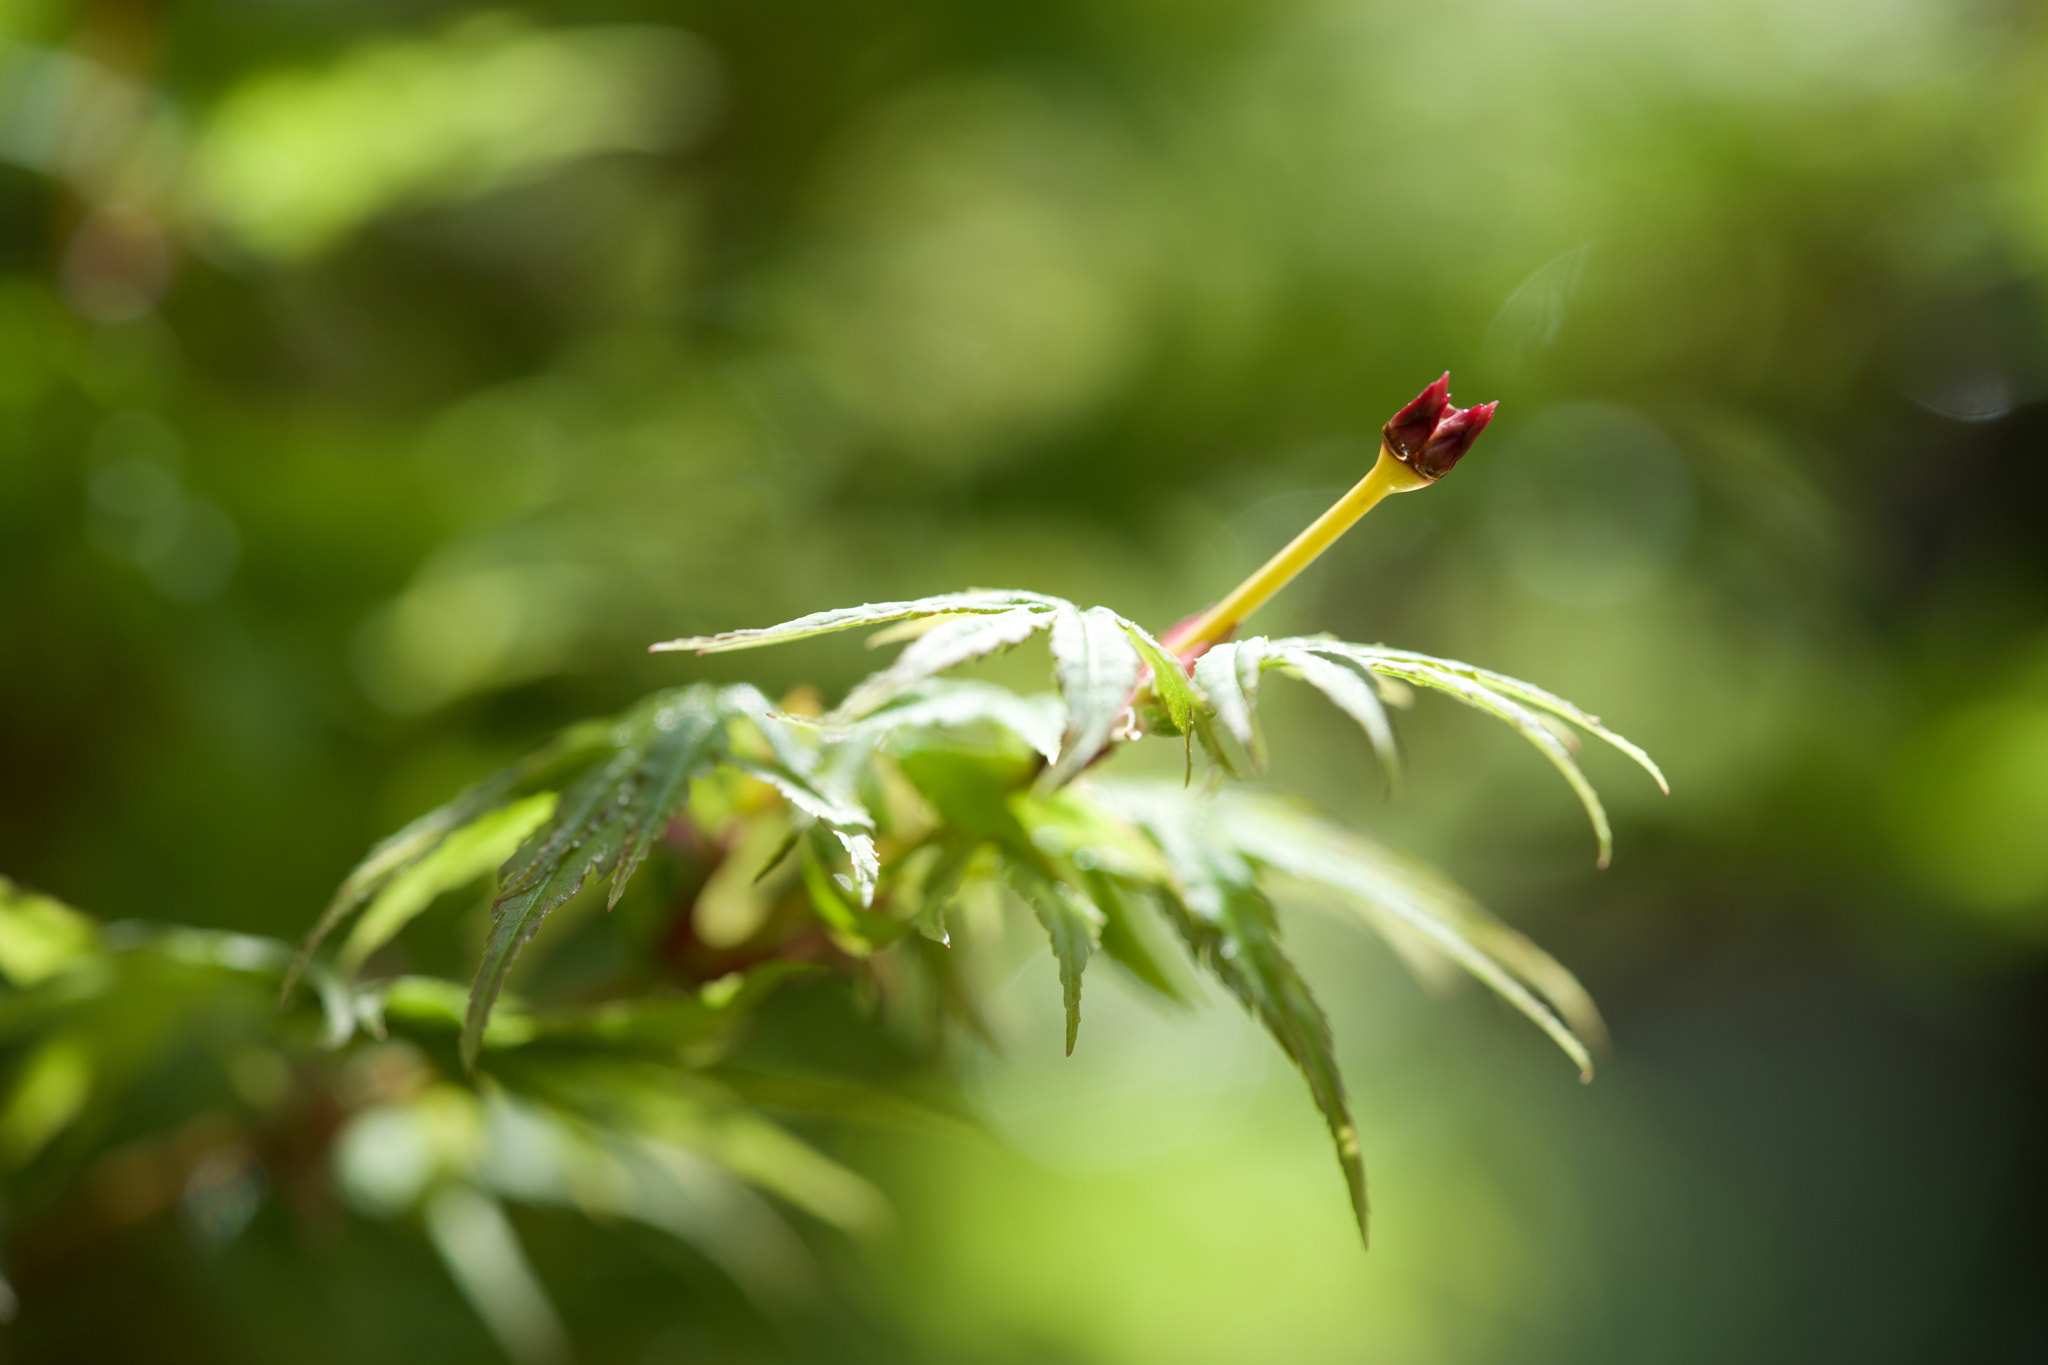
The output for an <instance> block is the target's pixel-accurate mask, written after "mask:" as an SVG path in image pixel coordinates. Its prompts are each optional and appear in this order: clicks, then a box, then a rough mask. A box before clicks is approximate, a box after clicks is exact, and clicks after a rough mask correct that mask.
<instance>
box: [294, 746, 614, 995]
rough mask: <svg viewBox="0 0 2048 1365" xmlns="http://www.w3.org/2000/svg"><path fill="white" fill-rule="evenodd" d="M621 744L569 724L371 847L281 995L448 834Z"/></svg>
mask: <svg viewBox="0 0 2048 1365" xmlns="http://www.w3.org/2000/svg"><path fill="white" fill-rule="evenodd" d="M622 743H623V741H622V740H621V738H620V737H619V734H618V727H617V726H615V725H612V724H608V723H606V722H604V721H586V722H584V723H583V724H581V725H574V726H571V727H570V728H569V729H567V730H564V731H563V732H562V733H561V734H559V735H557V736H556V737H555V738H554V739H553V740H551V741H549V742H548V743H547V744H544V745H542V746H541V747H540V748H538V749H535V750H534V751H533V752H531V753H529V754H527V755H525V756H524V757H523V758H521V759H520V760H519V761H518V762H516V763H513V764H511V765H510V766H509V767H505V768H502V769H500V770H499V771H497V772H495V773H493V774H491V775H490V776H489V777H487V778H485V779H483V780H482V781H481V782H478V783H476V784H475V785H473V786H470V787H467V788H465V789H464V790H463V791H462V792H461V793H460V794H458V795H457V796H456V797H455V799H454V800H452V801H449V802H448V803H447V804H445V805H442V806H437V807H436V808H434V809H433V810H431V811H428V812H427V813H426V814H425V815H422V816H421V817H420V818H419V819H417V820H415V821H413V822H412V823H411V824H409V825H407V826H406V827H405V828H404V829H401V830H400V831H398V833H396V834H393V835H391V836H390V837H389V838H386V839H384V840H383V841H381V842H380V843H378V844H377V846H376V847H375V848H373V849H371V850H370V852H369V855H368V856H367V857H365V858H364V859H363V860H362V862H360V863H358V864H356V866H355V869H354V870H353V871H351V872H350V873H349V874H348V877H347V879H346V880H344V881H343V882H342V884H341V887H340V889H339V890H337V891H336V892H335V893H334V899H333V900H332V901H330V902H329V903H328V906H327V909H326V910H325V911H323V912H322V913H321V916H320V918H319V920H318V921H317V922H315V924H314V925H313V927H312V929H311V930H309V931H308V932H307V934H306V938H305V941H304V942H303V943H302V944H301V945H300V947H299V953H298V956H297V957H296V958H295V959H294V960H293V962H292V964H291V967H290V969H289V970H287V971H286V973H285V977H284V986H283V990H282V992H281V994H282V995H283V996H284V997H286V998H289V997H290V995H291V993H292V989H293V987H295V986H296V985H297V984H298V980H299V977H300V976H301V975H302V974H303V973H304V972H305V970H306V964H307V963H308V962H310V961H311V960H312V957H313V953H314V952H315V950H317V949H318V948H319V946H320V944H321V943H322V941H324V940H325V939H326V938H327V936H328V935H329V934H331V933H333V932H334V930H335V929H337V928H339V927H340V926H341V924H342V923H343V922H344V921H346V920H347V919H348V917H349V916H350V915H351V914H353V913H354V912H355V911H356V910H357V909H358V908H359V907H360V906H362V905H363V903H364V902H366V901H368V900H369V899H370V898H371V897H372V896H374V895H376V894H377V893H378V892H379V891H381V890H382V889H383V888H384V886H385V884H386V883H387V882H389V881H390V880H391V879H392V878H393V877H395V876H397V875H398V874H399V873H401V872H403V871H405V870H406V869H407V868H409V867H411V866H413V865H414V864H415V863H417V862H419V861H420V860H421V859H422V858H425V857H426V856H427V855H428V854H430V853H432V852H433V851H434V850H435V849H437V848H439V847H440V846H441V841H442V840H444V839H446V838H447V837H448V836H449V835H450V834H452V833H454V832H455V831H456V830H458V829H461V828H462V827H463V826H465V825H467V824H469V823H470V822H471V821H473V820H475V819H476V818H477V817H478V816H480V815H483V814H485V813H486V812H488V811H491V810H495V809H496V808H497V807H499V806H501V805H503V804H505V803H506V802H507V801H510V800H513V799H515V798H517V797H519V796H523V795H526V794H527V793H529V792H532V791H535V790H537V789H541V788H545V787H549V786H551V785H552V783H553V781H554V780H556V779H558V778H559V777H561V776H562V775H563V774H565V773H567V772H570V771H573V770H574V769H575V768H577V767H578V766H580V765H582V764H585V763H588V762H590V761H591V760H592V759H593V758H596V757H599V756H601V755H603V754H606V753H609V752H611V751H613V750H615V749H617V748H618V747H620V745H621V744H622Z"/></svg>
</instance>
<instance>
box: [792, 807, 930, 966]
mask: <svg viewBox="0 0 2048 1365" xmlns="http://www.w3.org/2000/svg"><path fill="white" fill-rule="evenodd" d="M834 833H835V834H836V833H838V832H837V831H834ZM842 837H843V836H842ZM830 847H831V845H830V844H829V843H828V842H827V841H826V840H825V837H824V835H823V833H822V832H821V831H820V829H819V827H818V826H815V825H813V826H812V827H811V833H810V837H808V838H806V839H805V840H803V841H802V843H801V844H800V845H799V853H800V855H801V856H800V859H799V861H798V864H797V866H798V869H799V870H800V871H801V872H802V874H803V884H804V891H805V893H806V894H807V895H808V896H809V897H810V902H811V909H812V910H814V911H816V912H817V916H818V922H819V923H820V924H822V925H823V926H824V928H825V932H826V934H827V936H828V937H830V938H831V940H832V942H833V943H834V945H836V946H837V947H838V948H839V950H840V951H841V952H844V953H845V954H847V955H848V956H849V957H866V956H868V955H869V954H870V953H873V952H874V951H875V950H876V949H877V948H881V947H886V946H887V945H888V944H890V943H892V942H894V941H895V940H896V939H897V938H900V937H901V936H902V934H903V932H904V929H905V928H906V926H905V925H904V924H903V923H902V922H901V921H898V920H894V919H891V918H889V917H888V916H887V915H878V914H875V913H873V912H871V911H869V910H867V909H866V908H864V907H863V905H862V904H860V903H859V901H858V897H859V890H858V887H857V883H856V877H857V876H858V875H859V873H858V869H856V871H855V873H853V874H851V875H849V874H846V873H839V874H834V873H833V871H832V869H831V867H830V866H829V865H828V862H827V859H828V857H829V856H830V855H829V854H828V853H827V851H826V850H827V849H829V848H830ZM848 851H849V852H851V849H849V850H848Z"/></svg>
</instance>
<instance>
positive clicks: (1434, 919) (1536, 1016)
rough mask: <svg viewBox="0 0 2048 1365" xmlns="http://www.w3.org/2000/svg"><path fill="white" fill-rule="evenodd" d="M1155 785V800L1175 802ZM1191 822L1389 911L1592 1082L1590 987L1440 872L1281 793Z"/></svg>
mask: <svg viewBox="0 0 2048 1365" xmlns="http://www.w3.org/2000/svg"><path fill="white" fill-rule="evenodd" d="M1154 787H1155V790H1154V795H1153V798H1152V799H1154V800H1156V801H1166V800H1170V799H1171V797H1170V795H1169V794H1168V792H1167V789H1165V788H1164V787H1163V786H1161V785H1159V784H1154ZM1190 818H1191V819H1193V820H1195V821H1197V822H1198V823H1197V824H1196V828H1197V829H1198V830H1199V831H1200V832H1201V834H1200V837H1204V838H1212V839H1218V840H1225V841H1227V842H1228V844H1229V846H1230V847H1231V848H1233V849H1235V850H1236V851H1237V852H1239V853H1240V854H1242V855H1243V856H1244V857H1246V858H1248V859H1250V860H1251V861H1253V862H1254V863H1257V864H1259V865H1261V866H1264V867H1268V868H1271V869H1272V870H1273V871H1275V872H1279V873H1282V874H1284V875H1286V876H1290V877H1295V878H1298V879H1300V880H1302V881H1305V882H1309V883H1311V884H1313V885H1316V886H1318V887H1321V888H1324V889H1326V890H1328V891H1331V892H1334V893H1336V895H1337V898H1338V899H1339V901H1340V902H1341V903H1343V904H1344V905H1345V906H1347V907H1348V908H1350V909H1352V910H1353V911H1354V912H1355V911H1359V910H1369V911H1373V912H1377V913H1380V914H1385V915H1387V916H1389V917H1391V918H1392V919H1394V920H1395V921H1397V922H1399V923H1401V924H1404V925H1406V926H1407V927H1408V928H1410V929H1412V930H1414V931H1415V932H1416V933H1417V934H1419V935H1420V936H1421V937H1422V938H1423V939H1424V940H1425V941H1427V942H1428V943H1429V944H1430V945H1431V946H1432V947H1434V948H1435V949H1437V950H1438V951H1440V952H1442V953H1443V954H1444V955H1445V956H1446V957H1448V958H1450V959H1451V960H1452V961H1453V962H1456V963H1457V964H1458V965H1459V966H1460V967H1463V968H1464V969H1465V970H1466V971H1468V972H1470V973H1471V974H1472V975H1473V976H1475V977H1477V978H1478V979H1479V980H1481V981H1483V982H1485V983H1486V984H1487V985H1488V986H1489V987H1491V988H1492V989H1493V990H1494V991H1495V992H1496V993H1498V994H1499V995H1500V996H1501V998H1502V999H1504V1000H1506V1001H1507V1002H1508V1003H1509V1004H1510V1005H1513V1006H1514V1007H1515V1008H1516V1009H1517V1010H1519V1011H1521V1013H1522V1014H1524V1015H1526V1016H1527V1017H1528V1018H1529V1019H1530V1020H1531V1021H1532V1022H1533V1023H1535V1024H1536V1026H1537V1027H1539V1028H1541V1029H1542V1030H1543V1031H1544V1032H1545V1033H1546V1034H1548V1035H1549V1036H1550V1039H1551V1041H1553V1042H1555V1043H1556V1044H1557V1045H1558V1047H1559V1048H1561V1049H1562V1050H1563V1051H1564V1053H1565V1055H1566V1056H1568V1057H1570V1058H1571V1059H1572V1061H1573V1062H1575V1063H1576V1064H1577V1065H1578V1067H1579V1071H1580V1075H1581V1076H1582V1077H1583V1078H1585V1079H1591V1077H1592V1070H1593V1060H1592V1056H1591V1052H1590V1046H1591V1044H1594V1043H1598V1042H1599V1041H1600V1040H1602V1039H1603V1038H1604V1037H1605V1029H1604V1027H1603V1025H1602V1024H1601V1022H1600V1015H1599V1011H1598V1010H1597V1009H1595V1008H1594V1005H1593V1001H1592V999H1591V997H1589V996H1588V995H1587V994H1586V992H1585V989H1584V987H1582V986H1580V985H1579V983H1578V981H1577V979H1576V978H1574V977H1573V976H1572V974H1571V973H1570V972H1568V971H1566V970H1565V969H1564V968H1563V967H1562V966H1560V965H1559V964H1558V963H1557V961H1556V960H1555V959H1553V958H1552V957H1551V956H1550V955H1549V954H1547V953H1545V952H1544V951H1543V950H1542V949H1540V948H1538V947H1537V946H1536V945H1535V944H1533V943H1531V942H1530V941H1529V940H1528V939H1526V938H1524V937H1523V936H1522V935H1520V934H1518V933H1516V932H1515V931H1514V930H1512V929H1510V928H1508V927H1507V926H1506V925H1504V924H1502V923H1500V921H1498V920H1496V919H1494V918H1493V917H1492V916H1491V915H1489V914H1487V913H1486V911H1485V910H1483V909H1482V908H1481V907H1480V906H1479V905H1478V904H1477V903H1476V902H1474V901H1473V900H1472V899H1471V898H1470V897H1469V896H1467V895H1466V894H1465V893H1464V892H1463V891H1461V890H1460V889H1459V888H1458V887H1456V886H1454V885H1452V884H1451V883H1450V882H1449V881H1448V880H1446V879H1445V878H1444V877H1443V876H1442V875H1441V874H1440V873H1437V872H1436V871H1435V870H1434V869H1431V868H1429V867H1426V866H1424V865H1423V864H1421V863H1418V862H1416V861H1414V860H1413V859H1409V858H1406V857H1403V856H1402V855H1400V854H1398V853H1396V852H1394V851H1393V850H1392V849H1389V848H1387V847H1386V846H1384V845H1382V844H1379V843H1377V842H1375V841H1373V840H1371V839H1368V838H1367V837H1365V836H1364V835H1362V834H1358V833H1355V832H1353V831H1350V830H1345V829H1342V828H1339V827H1337V826H1335V825H1333V824H1331V823H1329V822H1328V821H1325V820H1321V819H1318V818H1316V817H1315V816H1314V815H1312V814H1310V813H1308V812H1307V811H1304V810H1302V809H1300V808H1298V807H1296V806H1294V805H1292V804H1291V803H1289V802H1285V801H1282V800H1279V799H1277V798H1273V797H1265V796H1254V795H1248V794H1244V793H1237V792H1232V793H1225V794H1221V795H1219V796H1218V797H1217V798H1216V800H1215V801H1214V802H1212V803H1209V804H1208V809H1206V810H1205V811H1202V812H1199V813H1195V814H1192V815H1191V816H1190ZM1532 988H1533V989H1532ZM1546 1001H1547V1003H1546Z"/></svg>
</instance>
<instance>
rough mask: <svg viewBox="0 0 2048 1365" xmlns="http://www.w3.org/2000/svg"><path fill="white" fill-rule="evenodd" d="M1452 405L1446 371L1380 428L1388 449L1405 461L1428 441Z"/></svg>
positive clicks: (1448, 378) (1449, 375) (1448, 374)
mask: <svg viewBox="0 0 2048 1365" xmlns="http://www.w3.org/2000/svg"><path fill="white" fill-rule="evenodd" d="M1450 406H1451V373H1450V371H1449V370H1446V371H1444V377H1443V378H1442V379H1439V380H1437V381H1436V382H1435V383H1434V384H1431V385H1430V386H1429V387H1428V388H1426V389H1424V390H1423V391H1422V392H1421V393H1419V394H1417V395H1416V396H1415V401H1413V402H1412V403H1410V404H1409V405H1408V406H1407V407H1405V408H1402V409H1401V410H1400V411H1399V412H1397V413H1395V414H1394V415H1393V417H1391V418H1389V419H1388V421H1387V424H1386V426H1384V427H1382V428H1381V429H1380V434H1381V435H1382V436H1384V437H1386V441H1387V448H1388V449H1390V450H1392V451H1393V452H1394V453H1395V454H1396V455H1399V456H1400V457H1401V458H1402V459H1404V460H1405V459H1407V458H1409V457H1410V456H1412V455H1413V454H1415V452H1416V451H1418V450H1421V449H1422V447H1423V446H1425V445H1426V444H1428V442H1429V437H1430V433H1432V432H1434V431H1435V430H1436V428H1437V424H1438V423H1439V422H1441V421H1443V420H1444V414H1445V413H1446V412H1448V411H1449V410H1450Z"/></svg>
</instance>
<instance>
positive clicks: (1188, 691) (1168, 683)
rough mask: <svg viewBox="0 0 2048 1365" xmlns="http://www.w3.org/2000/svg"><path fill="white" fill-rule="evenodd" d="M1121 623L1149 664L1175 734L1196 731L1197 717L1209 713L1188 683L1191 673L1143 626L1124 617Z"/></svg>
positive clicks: (1156, 693) (1141, 655) (1159, 696)
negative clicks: (1205, 711)
mask: <svg viewBox="0 0 2048 1365" xmlns="http://www.w3.org/2000/svg"><path fill="white" fill-rule="evenodd" d="M1118 619H1119V620H1120V621H1122V624H1123V628H1124V634H1126V635H1128V636H1129V637H1130V640H1131V643H1132V644H1133V645H1134V646H1136V647H1137V650H1138V654H1139V656H1140V657H1141V658H1143V659H1144V660H1145V666H1146V667H1147V668H1149V669H1151V670H1152V693H1153V695H1154V696H1156V697H1158V698H1159V701H1160V704H1161V705H1163V706H1165V708H1166V714H1167V715H1168V716H1169V717H1171V718H1172V720H1173V728H1174V731H1175V733H1177V734H1183V735H1184V734H1186V733H1187V732H1188V731H1189V730H1192V729H1193V728H1194V727H1195V720H1196V717H1197V715H1199V714H1200V713H1201V712H1202V711H1203V710H1204V709H1205V708H1204V707H1203V706H1202V699H1201V696H1200V695H1199V694H1198V693H1197V692H1196V691H1195V688H1194V684H1193V683H1191V682H1189V681H1188V675H1187V670H1186V669H1184V668H1183V667H1181V662H1180V660H1178V659H1176V658H1174V657H1173V655H1171V654H1169V653H1167V651H1166V647H1165V646H1164V645H1162V644H1160V643H1159V642H1158V641H1157V640H1155V639H1153V638H1152V635H1151V633H1150V632H1149V631H1147V630H1146V629H1145V628H1144V627H1143V626H1141V625H1139V624H1138V623H1137V622H1135V621H1130V620H1124V619H1123V618H1121V617H1119V618H1118Z"/></svg>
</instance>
